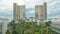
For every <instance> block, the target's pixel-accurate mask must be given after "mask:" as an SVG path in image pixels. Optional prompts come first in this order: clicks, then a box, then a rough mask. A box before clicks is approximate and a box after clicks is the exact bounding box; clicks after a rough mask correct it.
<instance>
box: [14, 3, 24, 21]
mask: <svg viewBox="0 0 60 34" xmlns="http://www.w3.org/2000/svg"><path fill="white" fill-rule="evenodd" d="M13 9H14V12H13V18H14V20H15V21H18V20H25V5H17V4H16V3H14V6H13Z"/></svg>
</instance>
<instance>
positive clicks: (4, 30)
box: [0, 18, 9, 34]
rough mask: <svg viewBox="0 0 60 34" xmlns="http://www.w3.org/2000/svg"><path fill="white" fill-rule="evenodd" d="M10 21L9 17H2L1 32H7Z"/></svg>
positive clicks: (2, 33)
mask: <svg viewBox="0 0 60 34" xmlns="http://www.w3.org/2000/svg"><path fill="white" fill-rule="evenodd" d="M8 22H9V19H7V18H0V34H6V30H7V24H8Z"/></svg>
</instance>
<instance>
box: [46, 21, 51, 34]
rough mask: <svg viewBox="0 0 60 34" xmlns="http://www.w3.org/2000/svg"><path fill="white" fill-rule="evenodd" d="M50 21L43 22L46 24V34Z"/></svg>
mask: <svg viewBox="0 0 60 34" xmlns="http://www.w3.org/2000/svg"><path fill="white" fill-rule="evenodd" d="M51 23H52V22H51V21H48V22H46V23H45V24H46V34H48V29H49V27H50V26H51Z"/></svg>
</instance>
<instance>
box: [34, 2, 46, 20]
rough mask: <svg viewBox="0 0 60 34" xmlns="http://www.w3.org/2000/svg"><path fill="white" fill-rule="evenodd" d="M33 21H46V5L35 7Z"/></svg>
mask: <svg viewBox="0 0 60 34" xmlns="http://www.w3.org/2000/svg"><path fill="white" fill-rule="evenodd" d="M35 20H36V21H37V20H40V21H43V20H47V3H46V2H44V4H43V5H35Z"/></svg>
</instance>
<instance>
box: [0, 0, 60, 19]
mask: <svg viewBox="0 0 60 34" xmlns="http://www.w3.org/2000/svg"><path fill="white" fill-rule="evenodd" d="M44 2H47V14H48V18H59V17H60V0H0V18H13V3H17V4H18V5H25V6H26V7H25V8H26V16H27V17H34V16H35V5H38V4H40V5H42V4H43V3H44Z"/></svg>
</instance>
